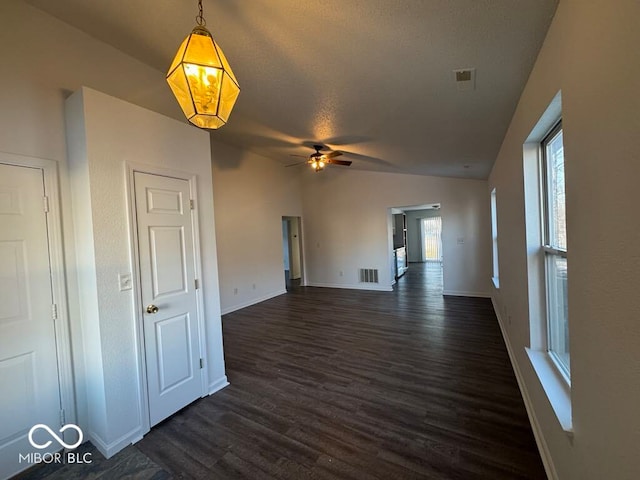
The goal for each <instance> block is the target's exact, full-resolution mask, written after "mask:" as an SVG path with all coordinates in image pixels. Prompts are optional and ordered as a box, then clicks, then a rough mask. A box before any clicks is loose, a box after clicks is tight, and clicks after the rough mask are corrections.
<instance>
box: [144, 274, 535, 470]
mask: <svg viewBox="0 0 640 480" xmlns="http://www.w3.org/2000/svg"><path fill="white" fill-rule="evenodd" d="M223 328H224V345H225V357H226V366H227V373H228V377H229V381H230V382H231V385H230V386H229V387H227V388H225V389H224V390H222V391H220V392H218V393H217V394H215V395H213V396H210V397H207V398H205V399H201V400H199V401H198V402H196V403H195V404H193V405H191V406H190V407H188V408H186V409H184V410H183V411H181V412H179V413H178V414H176V415H174V416H173V417H171V418H170V419H169V420H167V421H165V422H163V423H162V424H160V425H158V426H157V427H155V428H154V429H153V430H152V431H151V432H150V433H149V434H147V435H146V436H145V437H144V439H143V440H141V441H140V442H139V443H138V444H136V446H135V447H137V448H138V449H139V450H140V451H141V452H143V453H145V454H146V455H147V456H148V457H149V458H151V459H152V460H153V461H154V462H156V463H157V464H158V465H159V466H160V467H161V468H163V469H164V470H166V471H167V472H169V473H170V474H172V475H173V476H174V477H176V478H207V479H228V478H229V479H230V478H248V479H263V478H264V479H266V478H286V479H304V478H313V479H357V480H360V479H412V478H428V479H464V480H470V479H492V480H497V479H519V478H522V479H543V478H546V477H545V474H544V470H543V467H542V463H541V461H540V456H539V454H538V452H537V450H536V446H535V442H534V439H533V435H532V432H531V428H530V426H529V423H528V420H527V415H526V412H525V409H524V405H523V402H522V399H521V397H520V393H519V391H518V387H517V384H516V380H515V377H514V375H513V372H512V369H511V366H510V364H509V358H508V355H507V352H506V349H505V346H504V343H503V341H502V338H501V336H500V330H499V328H498V324H497V320H496V318H495V315H494V313H493V310H492V307H491V302H490V301H489V300H488V299H474V298H456V297H444V298H443V297H442V287H441V277H440V269H439V266H436V267H435V268H434V267H433V266H431V267H429V266H427V265H422V264H412V265H411V266H410V268H409V271H408V272H407V274H406V275H405V276H404V277H402V278H401V279H400V280H399V281H398V285H397V286H396V288H395V290H394V291H393V292H366V291H355V290H337V289H321V288H305V287H301V288H297V289H294V290H293V291H291V292H289V293H287V294H286V295H282V296H280V297H277V298H274V299H272V300H269V301H266V302H263V303H261V304H259V305H255V306H253V307H249V308H245V309H243V310H240V311H238V312H235V313H232V314H229V315H225V316H224V317H223Z"/></svg>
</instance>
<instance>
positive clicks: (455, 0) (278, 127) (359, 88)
mask: <svg viewBox="0 0 640 480" xmlns="http://www.w3.org/2000/svg"><path fill="white" fill-rule="evenodd" d="M27 2H28V3H30V4H32V5H34V6H36V7H37V8H39V9H41V10H43V11H45V12H47V13H49V14H51V15H53V16H55V17H57V18H59V19H60V20H62V21H64V22H66V23H68V24H71V25H73V26H74V27H76V28H78V29H81V30H83V31H85V32H86V33H88V34H90V35H92V36H93V37H96V38H98V39H99V40H102V41H104V42H106V43H109V44H111V45H113V46H114V47H116V48H118V49H119V50H121V51H123V52H125V53H127V54H129V55H131V56H132V57H135V58H137V59H138V60H140V61H142V62H144V63H147V64H148V65H150V66H152V67H154V68H156V69H158V70H159V71H160V72H162V73H164V72H165V71H166V69H167V68H168V66H169V64H170V62H171V60H172V58H173V55H174V54H175V51H176V50H177V47H178V45H179V44H180V42H181V41H182V40H183V38H184V37H185V36H186V35H187V34H188V33H189V32H190V31H191V28H192V27H193V26H194V24H195V21H194V17H195V15H196V13H197V2H196V1H195V0H134V1H132V0H101V1H87V0H56V1H51V0H27ZM203 3H204V16H205V19H206V20H207V26H208V27H209V29H210V30H211V32H212V34H213V36H214V38H215V39H216V41H217V42H218V43H219V44H220V45H221V47H222V48H223V50H224V52H225V54H226V56H227V58H228V59H229V63H230V64H231V67H232V68H233V70H234V72H235V74H236V76H237V78H238V81H239V83H240V87H241V89H242V90H241V92H240V97H239V99H238V102H237V104H236V107H235V109H234V111H233V113H232V115H231V118H230V121H229V123H228V124H227V125H226V126H225V127H223V128H222V129H220V130H218V131H215V132H214V133H213V135H214V136H215V137H216V138H219V139H220V140H222V141H226V142H228V143H233V144H236V145H241V146H244V147H246V148H248V149H250V150H253V151H256V152H258V153H261V154H263V155H265V156H267V157H271V158H274V159H276V160H278V161H280V162H282V164H283V165H285V164H289V163H292V158H291V157H290V155H291V154H299V155H307V154H309V153H311V150H309V149H308V146H310V145H311V144H313V143H316V142H320V143H323V144H325V145H327V146H328V147H329V148H333V149H339V150H342V151H343V152H345V156H344V157H342V158H344V159H348V160H353V166H352V167H351V168H360V169H367V170H381V171H391V172H402V173H416V174H428V175H442V176H454V177H469V178H486V177H487V176H488V174H489V172H490V169H491V166H492V164H493V161H494V159H495V157H496V155H497V153H498V149H499V147H500V143H501V141H502V138H503V137H504V134H505V132H506V129H507V126H508V125H509V122H510V120H511V115H512V113H513V111H514V110H515V106H516V103H517V101H518V98H519V96H520V93H521V91H522V89H523V87H524V84H525V82H526V80H527V78H528V75H529V72H530V70H531V68H532V66H533V62H534V60H535V57H536V55H537V53H538V50H539V48H540V45H541V44H542V41H543V39H544V36H545V34H546V31H547V28H548V26H549V23H550V21H551V18H552V16H553V13H554V11H555V8H556V4H557V0H395V1H392V0H351V1H344V0H342V1H340V0H314V1H300V0H246V1H237V0H204V2H203ZM460 68H475V69H476V88H475V90H472V91H458V89H457V88H456V84H455V82H454V74H453V70H455V69H460ZM167 96H168V97H167V98H169V97H170V92H169V89H168V87H167ZM294 161H295V159H294ZM465 166H466V167H465ZM335 168H341V167H335Z"/></svg>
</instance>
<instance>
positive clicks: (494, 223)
mask: <svg viewBox="0 0 640 480" xmlns="http://www.w3.org/2000/svg"><path fill="white" fill-rule="evenodd" d="M491 238H492V243H493V247H492V251H493V278H492V279H493V284H494V285H495V286H496V288H500V280H499V279H500V275H499V268H498V200H497V197H496V189H495V188H494V189H493V190H491Z"/></svg>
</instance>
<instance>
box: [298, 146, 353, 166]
mask: <svg viewBox="0 0 640 480" xmlns="http://www.w3.org/2000/svg"><path fill="white" fill-rule="evenodd" d="M313 148H314V150H315V153H312V154H311V155H309V159H308V160H306V161H304V162H298V163H294V164H291V165H287V167H296V166H298V165H303V164H305V163H306V164H308V165H310V166H311V169H312V170H313V171H314V172H321V171H322V170H324V167H326V166H327V165H340V166H343V167H348V166H349V165H351V160H336V159H335V158H336V157H339V156H340V155H342V152H339V151H338V150H333V151H330V152H328V153H321V152H320V150H322V149H324V148H325V147H324V146H322V145H314V146H313ZM293 156H294V157H299V156H301V155H293Z"/></svg>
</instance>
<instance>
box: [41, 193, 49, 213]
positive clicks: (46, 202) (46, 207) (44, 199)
mask: <svg viewBox="0 0 640 480" xmlns="http://www.w3.org/2000/svg"><path fill="white" fill-rule="evenodd" d="M42 202H43V206H44V213H49V197H47V196H46V195H45V196H44V197H42Z"/></svg>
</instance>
